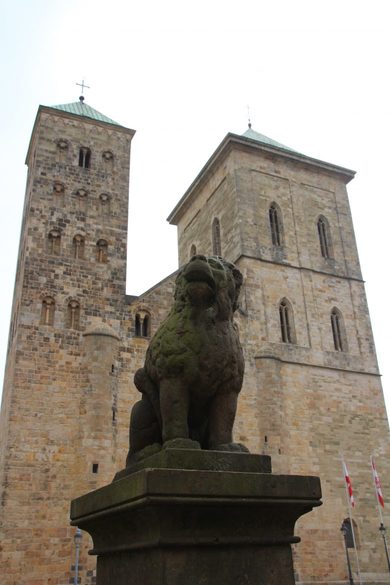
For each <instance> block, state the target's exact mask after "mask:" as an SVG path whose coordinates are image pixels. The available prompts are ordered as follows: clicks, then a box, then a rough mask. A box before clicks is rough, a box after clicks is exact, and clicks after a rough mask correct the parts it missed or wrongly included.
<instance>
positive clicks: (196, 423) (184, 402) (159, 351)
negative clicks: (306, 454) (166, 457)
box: [127, 255, 248, 465]
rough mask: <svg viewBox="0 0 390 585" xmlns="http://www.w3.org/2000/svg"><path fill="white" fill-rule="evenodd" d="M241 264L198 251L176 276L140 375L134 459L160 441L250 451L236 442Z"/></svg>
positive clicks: (133, 423) (240, 375) (241, 359)
mask: <svg viewBox="0 0 390 585" xmlns="http://www.w3.org/2000/svg"><path fill="white" fill-rule="evenodd" d="M241 285H242V275H241V273H240V271H239V270H238V269H237V268H236V267H235V266H234V265H233V264H231V263H230V262H227V261H226V260H223V259H222V258H220V257H217V256H209V257H206V256H202V255H195V256H193V257H192V258H191V260H190V261H189V262H188V263H187V264H186V265H185V266H183V268H182V269H181V270H180V271H179V273H178V275H177V278H176V290H175V297H174V302H173V306H172V309H171V311H170V313H169V315H168V317H167V318H166V319H165V321H164V322H163V323H162V324H161V326H160V328H159V329H158V331H157V332H156V334H155V336H154V337H153V339H152V340H151V342H150V345H149V347H148V350H147V352H146V358H145V365H144V367H143V368H140V369H139V370H137V372H136V373H135V376H134V383H135V385H136V386H137V388H138V390H139V391H140V392H141V393H142V400H140V401H139V402H137V403H136V404H135V405H134V407H133V410H132V413H131V418H130V450H129V455H128V457H127V465H130V464H131V463H132V462H133V461H134V460H136V459H137V458H139V456H140V452H142V451H143V450H144V449H149V448H150V447H151V446H153V445H158V444H162V443H163V444H165V445H167V444H170V445H172V446H175V447H177V448H196V447H198V448H203V449H214V450H217V451H248V449H247V448H246V447H244V446H243V445H241V444H239V443H233V436H232V432H233V424H234V419H235V416H236V409H237V396H238V393H239V392H240V390H241V386H242V379H243V375H244V357H243V352H242V348H241V345H240V342H239V338H238V331H237V328H236V327H235V326H234V323H233V313H234V311H235V310H236V308H237V301H238V297H239V294H240V288H241Z"/></svg>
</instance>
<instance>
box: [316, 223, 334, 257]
mask: <svg viewBox="0 0 390 585" xmlns="http://www.w3.org/2000/svg"><path fill="white" fill-rule="evenodd" d="M317 229H318V237H319V240H320V248H321V256H322V257H323V258H330V257H331V253H330V241H329V225H328V222H327V221H326V219H325V218H324V217H320V219H319V220H318V222H317Z"/></svg>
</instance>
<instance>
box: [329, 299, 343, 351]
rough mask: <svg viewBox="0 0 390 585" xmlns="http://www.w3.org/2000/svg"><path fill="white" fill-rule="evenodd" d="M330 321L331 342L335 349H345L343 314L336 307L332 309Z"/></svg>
mask: <svg viewBox="0 0 390 585" xmlns="http://www.w3.org/2000/svg"><path fill="white" fill-rule="evenodd" d="M330 322H331V325H332V334H333V344H334V348H335V350H336V351H346V349H347V342H346V336H345V329H344V321H343V316H342V314H341V313H340V311H339V310H338V309H336V307H334V308H333V309H332V312H331V314H330Z"/></svg>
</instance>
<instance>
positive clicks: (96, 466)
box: [92, 463, 99, 473]
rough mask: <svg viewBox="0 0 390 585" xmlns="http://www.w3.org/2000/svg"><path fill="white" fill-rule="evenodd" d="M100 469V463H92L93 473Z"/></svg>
mask: <svg viewBox="0 0 390 585" xmlns="http://www.w3.org/2000/svg"><path fill="white" fill-rule="evenodd" d="M98 471H99V463H92V473H97V472H98Z"/></svg>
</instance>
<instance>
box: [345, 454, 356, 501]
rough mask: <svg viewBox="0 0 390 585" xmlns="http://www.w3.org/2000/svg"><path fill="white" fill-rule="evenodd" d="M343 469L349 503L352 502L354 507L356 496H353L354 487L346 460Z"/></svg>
mask: <svg viewBox="0 0 390 585" xmlns="http://www.w3.org/2000/svg"><path fill="white" fill-rule="evenodd" d="M343 470H344V479H345V483H346V485H347V493H348V498H349V503H350V504H351V506H352V508H354V507H355V498H354V497H353V489H352V482H351V478H350V477H349V473H348V469H347V466H346V465H345V461H343Z"/></svg>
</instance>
